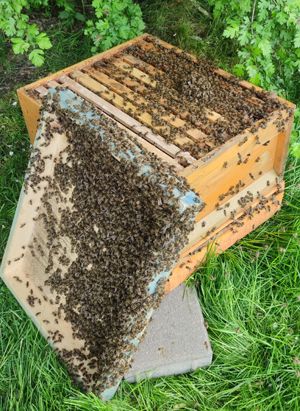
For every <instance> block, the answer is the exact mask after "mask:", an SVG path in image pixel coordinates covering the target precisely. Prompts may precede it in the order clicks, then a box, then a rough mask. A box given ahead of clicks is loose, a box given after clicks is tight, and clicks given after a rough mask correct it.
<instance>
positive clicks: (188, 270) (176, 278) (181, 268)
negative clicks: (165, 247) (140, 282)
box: [165, 192, 283, 293]
mask: <svg viewBox="0 0 300 411" xmlns="http://www.w3.org/2000/svg"><path fill="white" fill-rule="evenodd" d="M282 198H283V192H281V193H279V194H277V195H276V198H275V201H274V202H270V209H269V210H264V211H262V212H260V213H258V214H256V215H255V216H254V218H252V219H249V217H248V219H247V221H245V224H244V225H243V227H239V228H238V230H237V231H236V232H232V230H231V229H230V225H229V226H226V227H225V228H224V229H223V230H222V231H221V232H220V233H218V235H217V236H216V238H215V239H214V240H213V241H212V240H208V241H206V242H204V243H203V245H202V247H201V248H200V250H199V251H198V252H196V253H194V254H193V255H191V256H189V255H187V256H185V257H181V258H180V260H179V261H178V263H177V265H176V267H175V268H174V269H173V271H172V275H171V277H170V278H169V280H168V282H167V283H166V286H165V292H166V293H169V292H170V291H172V290H174V288H176V287H178V286H179V285H180V284H181V283H182V282H183V281H185V280H186V279H187V278H188V277H190V276H191V275H192V274H193V273H194V271H195V270H196V269H197V267H199V265H200V264H201V263H203V262H204V261H205V258H206V256H207V253H208V252H209V250H212V252H213V253H215V254H220V253H222V252H223V251H225V250H227V248H229V247H231V246H232V245H233V244H235V243H236V242H237V241H239V240H240V239H241V238H243V237H245V236H246V235H247V234H249V233H250V232H251V231H253V230H255V229H256V228H257V227H259V226H260V225H261V224H263V223H264V222H265V221H267V220H268V219H269V218H271V217H272V216H273V215H274V214H275V213H276V212H277V211H278V210H279V209H280V206H281V202H282Z"/></svg>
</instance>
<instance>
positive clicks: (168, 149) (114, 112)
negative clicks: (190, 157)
mask: <svg viewBox="0 0 300 411" xmlns="http://www.w3.org/2000/svg"><path fill="white" fill-rule="evenodd" d="M59 81H60V82H61V83H63V84H65V85H67V86H68V88H70V90H72V91H74V92H75V93H77V94H79V95H80V96H81V97H83V98H85V99H86V100H87V101H89V102H91V103H93V104H95V105H96V106H97V107H99V108H100V109H101V110H103V111H104V112H105V113H106V114H108V115H109V116H110V117H112V118H114V119H115V120H117V121H119V122H120V123H122V124H124V125H125V126H127V127H128V128H129V129H131V130H132V131H134V132H136V133H138V134H140V135H142V136H143V138H145V139H146V140H148V141H149V142H150V143H151V144H153V145H155V146H156V147H158V148H160V149H161V150H162V151H164V152H165V153H167V154H168V155H170V156H171V157H173V158H174V157H176V155H177V154H179V153H180V149H179V148H178V147H177V146H175V145H174V144H170V143H167V142H166V141H165V140H164V139H163V138H162V137H160V136H159V135H157V134H154V133H153V132H152V131H151V130H150V129H149V128H147V127H145V126H143V125H141V124H140V123H139V122H138V121H136V120H134V119H133V118H132V117H130V116H128V115H127V114H126V113H124V112H122V111H121V110H119V109H118V108H116V107H115V106H114V105H112V104H110V103H109V102H107V101H106V100H104V99H103V98H101V97H100V96H98V95H96V94H95V93H93V92H91V91H90V90H88V89H87V88H85V87H83V86H82V85H81V84H79V83H77V82H76V81H74V80H72V79H71V78H70V77H68V76H61V77H60V78H59Z"/></svg>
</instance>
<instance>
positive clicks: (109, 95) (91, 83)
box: [71, 71, 196, 146]
mask: <svg viewBox="0 0 300 411" xmlns="http://www.w3.org/2000/svg"><path fill="white" fill-rule="evenodd" d="M71 77H72V78H74V79H76V81H78V82H79V83H80V84H82V85H83V86H85V87H87V88H88V89H90V90H92V91H93V92H96V93H99V95H100V96H101V97H102V98H104V99H105V100H107V101H109V102H111V103H112V104H114V105H115V106H116V107H118V108H120V109H122V111H125V112H127V113H128V114H130V115H132V116H134V117H136V118H137V119H139V120H140V121H141V122H142V123H143V124H145V125H146V126H149V127H151V129H152V130H154V131H155V132H157V133H159V134H162V135H169V134H170V132H171V129H170V126H171V124H170V121H169V125H168V124H167V125H163V126H156V125H155V124H154V121H153V117H152V114H151V113H149V112H147V111H143V112H140V111H139V109H138V107H137V106H136V105H134V104H132V103H131V102H129V101H127V100H125V99H124V98H123V97H122V96H120V95H119V94H117V93H115V92H113V91H111V90H110V89H109V88H107V87H106V86H104V85H103V84H101V83H99V82H98V81H96V80H94V79H93V78H92V77H90V76H89V75H87V74H85V73H83V72H81V71H76V72H74V73H72V74H71ZM161 118H162V116H161ZM167 120H170V119H167ZM172 126H173V124H172ZM194 134H196V133H194ZM174 137H175V138H174V142H175V144H178V145H180V146H183V145H184V144H192V140H191V139H190V138H189V137H188V136H187V135H185V133H178V134H177V135H176V136H174Z"/></svg>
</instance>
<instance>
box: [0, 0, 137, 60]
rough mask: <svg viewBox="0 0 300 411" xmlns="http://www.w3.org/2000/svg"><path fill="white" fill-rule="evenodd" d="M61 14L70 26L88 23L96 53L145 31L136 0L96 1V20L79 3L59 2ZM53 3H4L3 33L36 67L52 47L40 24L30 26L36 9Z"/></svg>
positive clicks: (3, 0) (37, 0) (1, 1)
mask: <svg viewBox="0 0 300 411" xmlns="http://www.w3.org/2000/svg"><path fill="white" fill-rule="evenodd" d="M55 3H56V6H57V8H58V9H59V10H61V11H60V12H59V14H58V16H59V18H60V19H62V20H63V21H64V23H66V24H73V23H74V21H75V20H77V21H81V22H85V21H86V20H87V19H88V20H87V22H86V28H85V30H84V33H85V34H86V35H88V36H90V37H91V38H92V41H93V43H94V46H93V48H92V51H93V52H95V51H97V50H99V51H102V50H105V49H108V48H110V47H112V46H114V45H116V44H118V43H120V42H122V41H125V40H128V39H130V38H132V37H134V36H136V35H138V34H140V33H141V32H142V31H143V29H144V23H143V20H142V14H141V10H140V7H139V6H138V5H137V4H135V3H133V1H132V0H93V1H92V3H91V5H92V9H93V10H94V12H95V15H94V16H87V15H85V14H84V13H81V12H80V11H78V8H79V6H80V5H81V6H83V9H84V3H82V4H81V2H80V4H78V5H77V2H76V0H56V2H55ZM50 5H51V6H53V2H50V0H0V32H2V33H3V34H4V36H5V37H6V38H7V39H8V40H9V41H10V42H11V45H12V49H13V51H14V53H15V54H27V55H28V58H29V60H30V61H31V62H32V64H34V65H35V66H41V65H42V64H43V63H44V60H45V50H47V49H49V48H51V47H52V44H51V41H50V39H49V37H48V35H47V34H46V33H45V32H41V31H40V30H39V27H38V25H37V24H35V23H32V22H30V16H31V15H32V12H33V11H34V10H35V9H44V10H45V9H47V8H48V10H49V9H50Z"/></svg>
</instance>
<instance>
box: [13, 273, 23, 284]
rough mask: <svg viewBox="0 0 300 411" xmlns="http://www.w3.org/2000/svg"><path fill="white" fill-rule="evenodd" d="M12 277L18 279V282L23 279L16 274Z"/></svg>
mask: <svg viewBox="0 0 300 411" xmlns="http://www.w3.org/2000/svg"><path fill="white" fill-rule="evenodd" d="M13 278H14V279H15V280H16V281H18V283H22V282H23V281H22V280H21V278H20V277H19V276H17V275H14V276H13Z"/></svg>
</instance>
